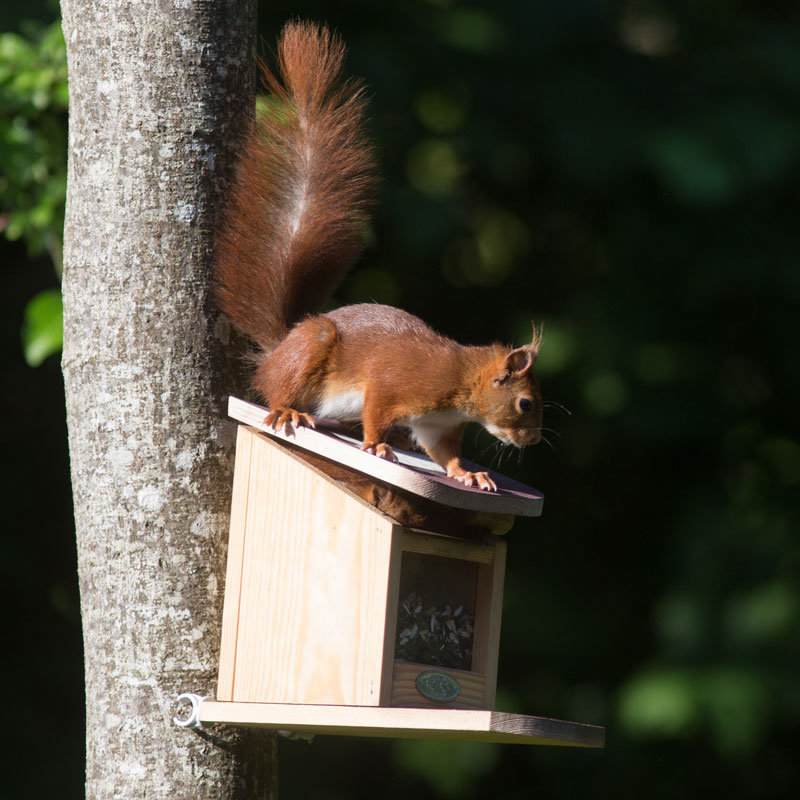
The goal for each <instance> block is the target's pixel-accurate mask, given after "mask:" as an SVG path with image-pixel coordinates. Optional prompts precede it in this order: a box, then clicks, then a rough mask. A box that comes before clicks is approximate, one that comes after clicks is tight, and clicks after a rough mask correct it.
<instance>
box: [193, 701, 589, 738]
mask: <svg viewBox="0 0 800 800" xmlns="http://www.w3.org/2000/svg"><path fill="white" fill-rule="evenodd" d="M199 717H200V722H201V723H203V724H204V725H206V724H210V723H215V722H219V723H224V724H227V725H246V726H255V727H263V728H273V729H278V730H283V729H285V730H290V731H293V732H298V733H314V734H331V735H339V736H376V737H384V738H386V737H389V738H400V739H412V738H413V739H450V740H457V741H469V742H497V743H509V744H510V743H517V744H537V745H561V746H566V747H593V748H597V747H603V746H604V744H605V729H604V728H602V727H598V726H597V725H584V724H581V723H578V722H562V721H561V720H557V719H547V718H545V717H531V716H527V715H524V714H509V713H506V712H501V711H482V710H462V709H450V708H442V709H439V708H433V709H431V708H373V707H367V706H363V707H361V706H323V705H288V704H281V703H220V702H217V701H214V700H204V701H203V702H202V703H201V704H200V713H199Z"/></svg>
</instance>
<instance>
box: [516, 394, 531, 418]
mask: <svg viewBox="0 0 800 800" xmlns="http://www.w3.org/2000/svg"><path fill="white" fill-rule="evenodd" d="M517 405H519V410H520V411H521V412H522V413H523V414H524V413H526V412H527V411H530V410H531V409H532V408H533V403H532V402H531V401H530V400H528V398H527V397H520V399H519V400H518V401H517Z"/></svg>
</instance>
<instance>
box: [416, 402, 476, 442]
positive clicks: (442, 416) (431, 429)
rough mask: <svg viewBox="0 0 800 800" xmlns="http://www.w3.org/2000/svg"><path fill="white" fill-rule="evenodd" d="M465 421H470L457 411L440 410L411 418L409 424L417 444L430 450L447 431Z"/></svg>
mask: <svg viewBox="0 0 800 800" xmlns="http://www.w3.org/2000/svg"><path fill="white" fill-rule="evenodd" d="M465 422H469V419H468V418H467V417H465V416H464V415H463V414H460V413H459V412H457V411H438V412H436V413H435V414H428V415H426V416H424V417H417V418H416V419H410V420H409V421H408V426H409V427H410V428H411V433H412V435H413V436H414V439H415V440H416V442H417V444H419V445H420V446H421V447H422V448H424V449H426V450H430V449H432V448H434V447H436V445H437V444H438V443H439V440H440V439H441V438H442V436H443V435H444V434H445V433H448V432H449V431H451V430H453V428H455V427H457V426H458V425H463V424H464V423H465Z"/></svg>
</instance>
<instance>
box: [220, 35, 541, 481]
mask: <svg viewBox="0 0 800 800" xmlns="http://www.w3.org/2000/svg"><path fill="white" fill-rule="evenodd" d="M343 59H344V48H343V45H342V44H341V42H340V41H339V40H338V39H337V38H336V37H335V36H332V35H331V34H330V33H329V32H328V31H327V29H325V28H318V27H316V26H314V25H311V24H308V23H291V24H289V25H287V26H286V28H285V29H284V31H283V34H282V36H281V40H280V44H279V61H280V75H281V78H282V81H279V80H278V79H277V78H276V77H275V76H274V75H272V73H270V72H269V70H267V69H266V68H262V71H263V76H264V82H265V85H266V86H267V88H268V89H269V91H270V93H271V98H272V105H271V110H270V111H269V112H268V113H264V114H262V115H261V116H260V118H259V119H258V121H257V123H256V125H255V126H254V127H253V129H252V130H251V131H249V133H248V134H247V136H246V138H245V141H244V146H243V155H242V162H241V165H240V170H239V176H238V179H237V181H236V183H235V185H234V187H233V190H232V195H231V204H230V208H229V210H228V214H227V217H226V222H225V224H224V225H223V227H222V229H221V232H220V236H219V243H218V248H217V255H216V271H217V276H218V280H219V284H220V286H219V291H218V296H219V301H220V305H221V307H222V309H223V310H224V311H225V312H226V313H227V314H228V315H229V316H230V317H231V318H232V319H233V321H234V323H235V324H236V325H237V326H238V327H239V328H241V329H242V330H243V331H244V332H245V333H247V334H248V335H249V336H250V337H251V338H252V339H253V340H254V341H255V342H256V344H257V345H258V346H259V354H258V355H257V357H256V361H257V366H256V370H255V373H254V375H253V387H254V388H255V390H256V391H257V392H258V394H259V395H260V396H261V397H262V398H263V399H264V400H265V401H266V402H267V404H268V405H269V406H270V408H271V409H273V412H272V413H271V414H270V416H269V417H268V419H269V420H270V421H271V422H272V424H275V425H278V424H283V423H293V424H313V419H312V418H310V417H309V415H315V414H320V413H324V414H328V415H330V414H333V415H335V416H338V417H339V418H340V419H343V420H352V419H358V418H360V420H361V422H362V424H363V432H364V444H363V448H364V449H365V450H367V451H369V452H372V453H374V454H375V455H377V456H379V457H382V458H393V457H394V454H393V453H392V451H391V448H390V447H389V446H388V444H387V441H386V440H387V438H388V437H389V435H390V433H391V432H392V429H394V428H397V427H404V428H408V429H410V431H411V434H412V436H413V437H414V438H415V439H416V441H417V443H418V444H419V445H420V446H421V447H422V448H423V449H425V450H426V452H427V453H428V454H429V455H430V456H431V458H433V459H434V460H435V461H436V462H437V463H439V464H441V465H442V466H443V467H444V468H445V469H446V470H447V474H448V475H450V476H451V477H453V478H455V479H457V480H460V481H462V482H464V483H466V484H467V485H478V486H480V487H481V488H484V489H493V488H496V487H495V486H494V483H493V482H492V481H491V479H490V478H489V476H488V475H487V474H486V473H472V472H469V471H468V470H465V469H464V468H463V467H462V466H461V462H460V458H459V455H460V442H461V437H462V434H463V430H464V428H465V426H466V424H467V423H468V422H471V421H474V422H479V423H480V424H482V425H484V427H486V428H487V429H488V430H489V431H490V432H491V433H493V434H494V435H495V436H497V437H498V438H500V439H501V440H502V441H504V442H507V443H509V444H514V445H517V446H523V445H527V444H535V443H536V442H538V441H539V438H540V437H541V424H542V402H541V397H540V394H539V388H538V383H537V381H536V379H535V377H534V374H533V363H534V361H535V360H536V356H537V354H538V350H539V345H540V343H541V331H540V330H539V329H537V328H536V327H535V326H534V331H533V338H532V341H531V344H530V345H527V346H525V347H520V348H517V349H514V350H510V349H508V348H503V347H501V346H499V345H492V346H488V347H465V346H463V345H460V344H458V343H457V342H454V341H453V340H451V339H448V338H446V337H444V336H440V335H439V334H437V333H436V332H435V331H433V330H432V329H431V328H429V327H428V326H427V325H426V324H425V323H424V322H422V321H421V320H420V319H417V318H416V317H414V316H412V315H411V314H408V313H406V312H405V311H401V310H399V309H396V308H391V307H389V306H383V305H378V304H360V305H355V306H345V307H343V308H338V309H336V310H334V311H331V312H329V313H327V314H321V315H316V316H305V315H306V314H307V313H308V312H310V311H313V310H314V309H316V308H317V307H318V306H319V305H320V304H321V302H322V301H323V300H324V299H325V298H326V297H327V296H328V294H329V293H330V292H331V291H332V290H333V289H334V287H335V286H336V284H337V283H338V281H339V280H341V278H342V277H343V275H344V274H345V272H346V271H347V270H348V269H349V268H350V266H351V264H352V262H353V260H354V259H355V258H356V256H357V255H358V253H359V251H360V249H361V237H360V228H361V226H362V225H363V223H364V221H365V219H366V214H367V210H368V208H369V204H370V190H371V188H372V186H373V184H374V181H375V175H374V169H373V163H372V151H371V148H370V146H369V145H368V144H367V143H366V140H365V138H364V135H363V133H362V129H361V119H362V116H363V110H364V101H363V95H362V89H361V88H360V86H359V85H358V84H356V83H353V82H345V83H341V82H339V73H340V71H341V67H342V62H343ZM298 412H301V413H298Z"/></svg>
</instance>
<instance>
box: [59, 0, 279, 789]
mask: <svg viewBox="0 0 800 800" xmlns="http://www.w3.org/2000/svg"><path fill="white" fill-rule="evenodd" d="M62 11H63V20H64V21H63V25H64V35H65V38H66V41H67V48H68V58H69V76H70V150H69V185H68V193H67V218H66V229H65V241H64V245H65V256H64V317H65V319H64V327H65V336H64V361H63V367H64V379H65V384H66V395H67V422H68V426H69V439H70V456H71V462H72V484H73V494H74V500H75V523H76V529H77V544H78V564H79V579H80V590H81V611H82V616H83V635H84V649H85V664H86V699H87V703H86V709H87V710H86V722H87V767H86V779H87V797H89V798H112V797H113V798H120V797H124V798H125V800H134V798H145V797H146V798H148V800H158V798H171V800H175V799H178V798H193V799H194V798H200V799H202V798H210V797H215V798H220V797H247V798H248V799H249V798H266V797H273V796H274V795H275V786H274V784H275V781H274V775H275V741H274V737H272V736H271V735H269V734H264V733H261V732H259V733H255V732H246V733H236V732H234V731H231V730H225V729H223V730H220V731H215V735H216V736H219V737H220V739H222V740H223V741H219V740H217V739H216V738H213V737H209V736H207V735H206V736H203V735H201V734H197V733H194V732H191V731H187V730H184V729H180V728H177V727H175V726H174V725H173V724H172V717H173V715H175V714H181V715H183V714H184V713H185V711H186V709H185V707H179V706H177V705H176V703H175V698H176V697H177V695H178V694H180V693H181V692H184V691H193V692H197V693H199V694H209V695H213V694H214V686H215V681H216V670H217V657H218V647H219V633H220V620H221V609H222V590H223V576H224V564H225V543H226V540H227V518H228V512H229V498H230V485H231V469H232V432H233V426H232V425H231V424H230V423H229V422H227V421H226V420H225V399H226V396H227V394H228V393H229V392H231V391H235V390H236V389H237V384H236V381H235V378H234V365H235V359H232V358H231V357H230V355H228V356H227V357H226V355H225V353H224V350H225V349H226V348H225V345H226V342H225V341H224V340H225V338H226V331H227V328H226V327H225V326H224V325H223V324H222V323H220V322H219V321H218V318H217V312H216V311H215V310H214V304H213V302H212V300H211V299H210V294H209V283H210V276H209V256H210V251H211V246H212V242H213V231H214V227H215V222H216V214H217V210H218V207H219V200H220V197H221V194H222V189H223V187H224V185H225V181H226V179H227V177H228V176H229V174H230V171H231V165H232V162H233V155H234V150H235V146H236V139H237V133H238V132H239V131H241V130H242V127H243V124H244V123H245V121H246V119H247V117H248V115H249V114H251V113H252V106H253V88H254V75H255V71H254V59H253V55H254V41H255V32H256V24H255V0H205V2H199V0H172V2H158V0H143V1H142V2H139V3H131V2H130V0H104V2H101V3H99V2H96V0H63V3H62Z"/></svg>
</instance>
